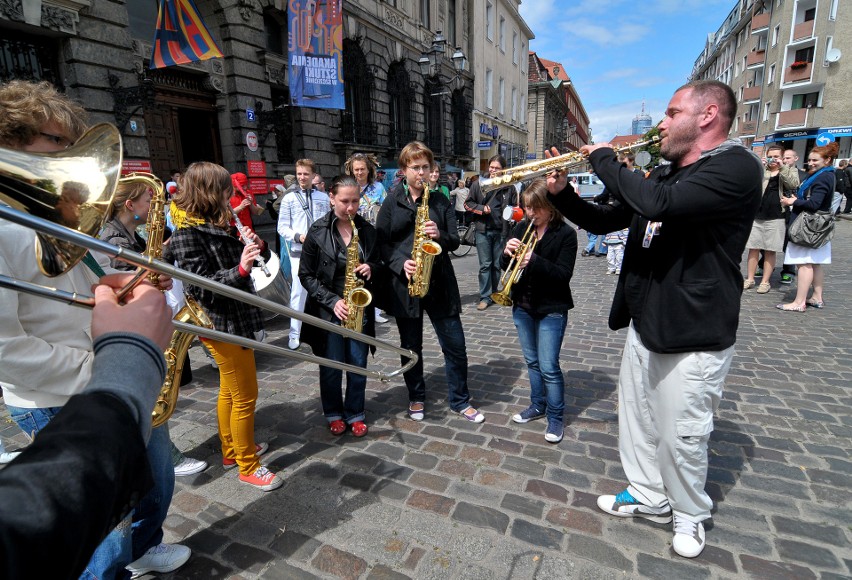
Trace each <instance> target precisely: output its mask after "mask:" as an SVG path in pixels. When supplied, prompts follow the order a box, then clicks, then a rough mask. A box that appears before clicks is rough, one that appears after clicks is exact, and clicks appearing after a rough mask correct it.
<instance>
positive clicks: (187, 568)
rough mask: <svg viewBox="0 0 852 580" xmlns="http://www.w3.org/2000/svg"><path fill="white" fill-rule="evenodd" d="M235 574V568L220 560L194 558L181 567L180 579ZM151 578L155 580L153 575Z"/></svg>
mask: <svg viewBox="0 0 852 580" xmlns="http://www.w3.org/2000/svg"><path fill="white" fill-rule="evenodd" d="M233 572H235V569H234V568H233V567H231V566H228V565H227V564H225V563H224V562H221V561H219V559H218V558H217V559H215V560H214V559H212V558H209V557H206V556H201V557H198V556H193V557H191V558H190V559H189V562H187V563H186V564H184V565H183V566H181V568H180V577H181V579H183V578H187V579H191V580H207V579H208V578H226V577H229V575H231V574H232V573H233ZM144 577H145V576H143V578H144ZM151 577H152V578H153V575H151Z"/></svg>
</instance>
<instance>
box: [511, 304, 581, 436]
mask: <svg viewBox="0 0 852 580" xmlns="http://www.w3.org/2000/svg"><path fill="white" fill-rule="evenodd" d="M512 319H513V320H514V322H515V328H517V329H518V338H519V339H520V341H521V350H522V351H523V353H524V360H526V362H527V374H529V377H530V399H531V401H532V405H533V406H534V407H535V408H536V409H538V410H539V411H543V410H545V409H546V410H547V420H548V423H551V422H553V421H556V422H558V423H559V425H562V421H563V419H562V416H563V414H564V412H565V378H564V377H563V376H562V369H561V368H559V351H560V350H561V349H562V338H563V337H564V336H565V325H566V324H567V323H568V311H567V310H566V311H564V312H553V313H551V314H547V315H545V316H532V315H530V313H528V312H527V311H526V310H524V309H523V308H519V307H518V306H515V307H514V308H513V309H512Z"/></svg>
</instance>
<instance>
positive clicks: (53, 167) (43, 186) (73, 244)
mask: <svg viewBox="0 0 852 580" xmlns="http://www.w3.org/2000/svg"><path fill="white" fill-rule="evenodd" d="M121 151H122V145H121V136H120V135H119V133H118V130H117V129H116V128H115V127H113V126H111V125H105V124H104V125H97V126H95V127H93V128H92V129H91V130H89V131H88V132H87V133H85V134H84V135H83V136H82V137H81V138H80V139H79V140H78V141H77V143H76V144H75V145H73V146H72V147H69V148H68V149H66V150H64V151H61V152H59V153H48V154H41V153H27V152H22V151H16V150H10V149H6V148H2V147H0V201H2V202H4V203H5V204H8V205H3V204H0V218H2V219H6V220H9V221H10V222H13V223H16V224H18V225H21V226H24V227H27V228H30V229H32V230H34V231H35V232H36V235H37V241H36V245H37V257H38V259H39V266H40V268H42V270H43V271H44V272H45V274H46V275H48V276H57V275H59V274H62V273H64V272H66V271H67V270H69V269H70V268H72V267H73V266H74V265H75V264H77V262H78V261H79V260H80V259H82V257H83V256H84V255H85V254H86V251H87V250H93V251H96V252H101V253H103V254H105V255H107V256H109V257H110V258H113V259H119V260H123V261H125V262H127V263H128V264H131V265H133V266H137V267H140V268H144V269H146V270H150V271H155V272H158V273H160V274H166V275H168V276H171V277H172V278H176V279H178V280H182V281H183V282H184V283H186V284H191V285H193V286H198V287H199V288H204V289H206V290H210V291H211V292H215V293H216V294H219V295H222V296H227V297H229V298H232V299H234V300H238V301H240V302H243V303H246V304H251V305H252V306H256V307H258V308H261V309H264V310H268V311H271V312H275V313H277V314H283V315H284V316H288V317H290V318H295V319H297V320H301V321H303V322H307V323H309V324H312V325H314V326H316V327H317V328H320V329H322V330H325V331H327V332H332V333H335V334H339V335H341V336H344V337H347V338H354V339H357V340H360V341H361V342H364V343H367V344H370V345H373V346H376V347H380V348H383V349H386V350H389V351H392V352H394V353H396V354H399V355H401V356H403V357H404V358H406V359H408V362H406V363H405V364H404V365H402V366H401V367H400V368H398V369H395V370H393V371H392V372H389V373H385V372H381V371H375V370H368V369H364V368H361V367H359V366H356V365H351V364H346V363H341V362H338V361H333V360H329V359H326V358H322V357H318V356H315V355H311V354H307V353H303V352H299V351H291V350H289V349H287V348H283V347H279V346H274V345H271V344H266V343H263V342H258V341H256V340H250V339H248V338H244V337H241V336H233V335H230V334H228V333H225V332H220V331H217V330H215V329H212V328H204V327H202V326H198V325H195V324H189V323H188V322H186V321H183V320H175V321H173V324H174V327H175V328H176V329H177V330H180V331H183V332H186V333H189V334H197V335H198V336H202V337H205V338H210V339H213V340H219V341H222V342H228V343H231V344H236V345H238V346H243V347H245V348H251V349H254V350H257V351H261V352H267V353H270V354H275V355H280V356H285V357H288V358H292V359H296V360H298V361H302V362H310V363H314V364H319V365H323V366H327V367H330V368H335V369H339V370H342V371H346V372H351V373H356V374H359V375H364V376H367V377H372V378H375V379H377V380H380V381H389V380H391V379H393V378H395V377H397V376H399V375H402V374H403V373H405V372H406V371H408V370H409V369H411V368H412V367H413V366H414V365H415V364H416V363H417V360H418V357H417V355H416V354H415V353H414V352H412V351H410V350H408V349H404V348H400V347H398V346H396V345H394V344H390V343H388V342H385V341H382V340H378V339H376V338H373V337H370V336H365V335H363V334H360V333H357V332H354V331H352V330H349V329H346V328H343V327H341V326H340V325H338V324H333V323H331V322H327V321H325V320H321V319H319V318H317V317H314V316H310V315H308V314H305V313H303V312H298V311H296V310H293V309H291V308H288V307H286V306H282V305H280V304H276V303H275V302H272V301H270V300H266V299H264V298H261V297H259V296H256V295H255V294H251V293H249V292H243V291H241V290H238V289H236V288H233V287H231V286H227V285H225V284H221V283H219V282H214V281H213V280H210V279H209V278H205V277H204V276H200V275H198V274H194V273H192V272H188V271H186V270H181V269H180V268H176V267H175V266H173V265H171V264H167V263H166V262H163V261H162V260H158V259H155V258H152V257H150V256H145V255H143V254H140V253H139V252H133V251H131V250H128V249H126V248H121V247H119V246H113V245H112V244H109V243H107V242H105V241H103V240H98V239H96V238H94V237H93V236H94V235H96V234H97V232H98V231H100V229H101V226H102V223H103V219H104V215H105V212H106V209H107V208H108V207H109V205H110V202H111V199H112V195H113V192H114V191H115V186H116V184H117V182H118V179H119V170H120V167H121ZM72 189H73V192H74V193H77V194H79V195H77V194H75V195H72V194H71V193H68V194H67V195H66V191H68V190H72ZM60 192H61V193H60ZM81 192H82V193H84V194H85V195H82V194H80V193H81ZM66 226H69V227H66ZM72 228H73V229H72ZM0 287H5V288H10V289H12V290H16V291H21V292H27V293H29V294H33V295H36V296H41V297H43V298H49V299H53V300H58V301H61V302H67V303H68V304H71V305H74V306H80V307H88V308H91V307H92V306H94V299H93V298H92V297H90V296H80V295H78V294H76V293H73V292H64V291H61V290H57V289H55V288H48V287H45V286H40V285H37V284H32V283H29V282H25V281H22V280H17V279H15V278H12V277H10V276H6V275H0Z"/></svg>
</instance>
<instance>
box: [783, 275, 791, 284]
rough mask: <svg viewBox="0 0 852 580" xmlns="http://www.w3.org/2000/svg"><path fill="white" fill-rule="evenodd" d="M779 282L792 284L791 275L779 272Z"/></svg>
mask: <svg viewBox="0 0 852 580" xmlns="http://www.w3.org/2000/svg"><path fill="white" fill-rule="evenodd" d="M781 283H782V284H792V283H793V275H792V274H787V273H786V272H782V273H781Z"/></svg>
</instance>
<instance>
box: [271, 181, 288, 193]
mask: <svg viewBox="0 0 852 580" xmlns="http://www.w3.org/2000/svg"><path fill="white" fill-rule="evenodd" d="M267 183H269V191H272V189H273V188H274V187H275V186H276V185H280V186H281V187H286V186H285V185H284V180H283V179H268V180H267Z"/></svg>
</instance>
